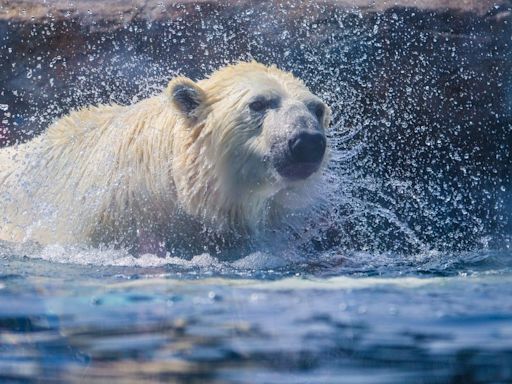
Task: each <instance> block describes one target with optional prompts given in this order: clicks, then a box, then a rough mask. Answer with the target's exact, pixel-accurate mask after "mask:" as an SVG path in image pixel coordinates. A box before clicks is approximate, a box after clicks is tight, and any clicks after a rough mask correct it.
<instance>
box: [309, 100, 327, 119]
mask: <svg viewBox="0 0 512 384" xmlns="http://www.w3.org/2000/svg"><path fill="white" fill-rule="evenodd" d="M309 110H310V111H311V112H312V113H313V115H315V116H316V118H317V119H318V120H320V121H322V120H323V118H324V114H325V108H324V106H323V105H322V104H318V103H314V104H311V105H310V106H309Z"/></svg>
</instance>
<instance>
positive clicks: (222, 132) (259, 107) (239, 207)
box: [167, 62, 331, 231]
mask: <svg viewBox="0 0 512 384" xmlns="http://www.w3.org/2000/svg"><path fill="white" fill-rule="evenodd" d="M167 97H169V98H170V99H171V103H172V106H173V109H174V110H175V112H177V113H178V115H179V120H180V123H179V124H178V125H177V129H176V133H175V135H174V136H175V139H174V140H175V141H174V147H173V153H174V157H173V177H174V179H175V183H176V188H177V191H178V200H179V202H180V203H181V204H182V206H183V208H184V210H185V211H186V212H187V213H189V214H192V215H194V216H196V217H199V218H201V219H202V220H206V221H210V222H211V223H212V224H214V226H215V228H217V229H220V230H224V229H225V228H226V227H229V228H231V229H235V230H237V231H246V230H249V231H251V230H254V229H257V228H258V226H260V225H262V224H263V225H264V224H265V223H268V222H269V221H270V220H275V219H276V218H278V217H282V215H283V214H286V213H288V212H291V211H293V210H296V209H301V208H304V207H306V206H308V205H309V204H311V203H312V202H314V201H315V200H316V199H317V197H318V194H317V192H318V191H319V189H320V188H319V187H320V185H321V180H320V176H321V173H322V169H323V167H324V165H325V163H326V158H327V142H326V135H325V131H326V129H327V127H328V126H329V124H330V118H331V112H330V109H329V108H328V106H327V105H326V104H325V103H324V102H323V101H322V100H321V99H320V98H319V97H317V96H316V95H314V94H313V93H311V92H310V91H309V90H308V88H307V87H306V86H305V85H304V83H303V82H302V81H300V80H299V79H297V78H295V77H294V76H293V75H292V74H290V73H287V72H283V71H281V70H279V69H277V68H276V67H275V66H272V67H267V66H265V65H262V64H259V63H256V62H251V63H239V64H236V65H232V66H228V67H225V68H223V69H221V70H219V71H217V72H215V73H213V74H212V75H211V76H210V77H209V78H207V79H205V80H201V81H198V82H193V81H192V80H190V79H188V78H184V77H179V78H176V79H174V80H172V81H171V82H170V83H169V86H168V88H167Z"/></svg>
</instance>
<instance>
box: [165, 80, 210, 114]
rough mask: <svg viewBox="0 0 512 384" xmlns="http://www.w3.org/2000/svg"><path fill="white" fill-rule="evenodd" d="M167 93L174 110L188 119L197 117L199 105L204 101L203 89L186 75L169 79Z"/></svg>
mask: <svg viewBox="0 0 512 384" xmlns="http://www.w3.org/2000/svg"><path fill="white" fill-rule="evenodd" d="M167 94H168V95H169V97H170V98H171V102H172V104H173V106H174V107H175V108H176V110H177V111H178V112H179V113H180V114H181V115H182V116H183V117H185V118H188V119H190V118H195V117H197V116H198V112H199V110H200V106H201V105H202V104H203V103H204V102H205V101H206V94H205V93H204V91H203V90H202V89H201V88H200V87H199V86H198V85H197V84H196V83H194V82H193V81H192V80H190V79H189V78H187V77H177V78H175V79H173V80H171V81H170V82H169V85H168V86H167Z"/></svg>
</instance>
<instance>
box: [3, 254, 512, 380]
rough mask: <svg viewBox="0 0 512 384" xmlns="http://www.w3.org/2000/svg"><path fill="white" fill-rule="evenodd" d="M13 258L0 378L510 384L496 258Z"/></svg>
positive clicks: (509, 342)
mask: <svg viewBox="0 0 512 384" xmlns="http://www.w3.org/2000/svg"><path fill="white" fill-rule="evenodd" d="M14 248H15V249H13V248H12V247H11V248H9V247H8V246H7V245H4V246H3V247H2V248H1V250H2V257H1V259H0V261H1V262H2V266H3V268H2V274H1V275H0V308H2V309H1V311H0V329H1V333H0V341H1V342H0V379H1V380H2V382H26V381H29V382H30V381H37V380H39V379H40V378H44V380H47V381H56V382H98V383H99V382H105V381H106V380H109V381H111V382H134V381H135V382H154V381H166V382H168V381H171V382H178V383H181V382H183V383H194V382H211V383H358V382H368V383H370V382H371V383H396V382H398V381H401V382H410V383H439V382H453V383H458V382H465V383H472V382H486V383H491V382H492V383H506V382H510V381H511V380H512V365H511V364H510V362H511V361H512V284H511V283H512V262H511V258H510V253H507V252H502V253H500V252H485V253H483V252H479V253H467V254H459V255H453V254H444V255H441V254H435V255H434V254H431V255H423V256H419V255H418V256H416V258H415V259H414V260H413V259H407V258H403V259H401V260H397V258H396V257H395V258H390V257H389V256H381V257H378V256H376V255H363V254H353V255H346V256H345V257H340V255H336V256H335V255H330V256H328V255H324V256H323V257H322V258H321V260H322V261H323V265H320V264H316V263H310V264H300V265H287V266H281V267H278V268H264V267H262V265H264V264H267V263H269V259H268V257H265V256H264V255H251V256H248V257H247V258H246V259H245V261H244V260H242V261H241V262H239V263H238V264H236V265H233V264H229V263H223V262H220V261H218V260H216V259H215V258H212V257H211V256H208V255H202V256H197V257H196V258H195V259H193V260H191V261H188V262H187V261H183V260H181V261H180V260H179V259H167V260H161V259H158V258H153V257H151V256H149V255H148V256H145V257H143V258H141V259H136V258H133V257H131V256H129V255H127V254H124V253H123V252H120V251H104V252H100V251H85V250H84V251H82V252H81V253H80V252H78V251H77V250H76V249H75V250H68V252H69V253H68V254H67V257H66V258H65V261H66V262H65V263H62V262H55V260H52V256H57V257H58V258H59V259H61V260H62V253H63V252H65V250H63V249H58V250H56V249H53V250H52V249H46V250H42V251H41V250H40V249H37V250H35V249H33V248H30V247H25V246H23V247H20V246H17V247H14ZM72 252H75V253H74V254H73V253H72ZM73 261H74V262H75V263H74V264H73V263H72V262H73ZM87 262H89V263H93V262H95V263H96V264H88V265H84V264H85V263H87ZM258 262H260V263H261V264H260V265H258ZM98 263H101V264H103V263H110V264H115V265H98ZM326 263H327V264H328V263H330V265H329V266H327V265H326ZM274 264H276V263H274ZM276 265H277V264H276ZM252 266H257V268H256V269H252V268H251V267H252Z"/></svg>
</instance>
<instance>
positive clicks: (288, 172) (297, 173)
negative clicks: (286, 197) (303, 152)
mask: <svg viewBox="0 0 512 384" xmlns="http://www.w3.org/2000/svg"><path fill="white" fill-rule="evenodd" d="M320 164H321V162H303V163H291V164H287V165H285V166H281V167H277V172H278V173H279V174H280V175H281V176H282V177H284V178H285V179H287V180H290V181H298V180H305V179H307V178H308V177H309V176H311V175H312V174H313V173H315V172H316V171H318V169H319V168H320Z"/></svg>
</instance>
